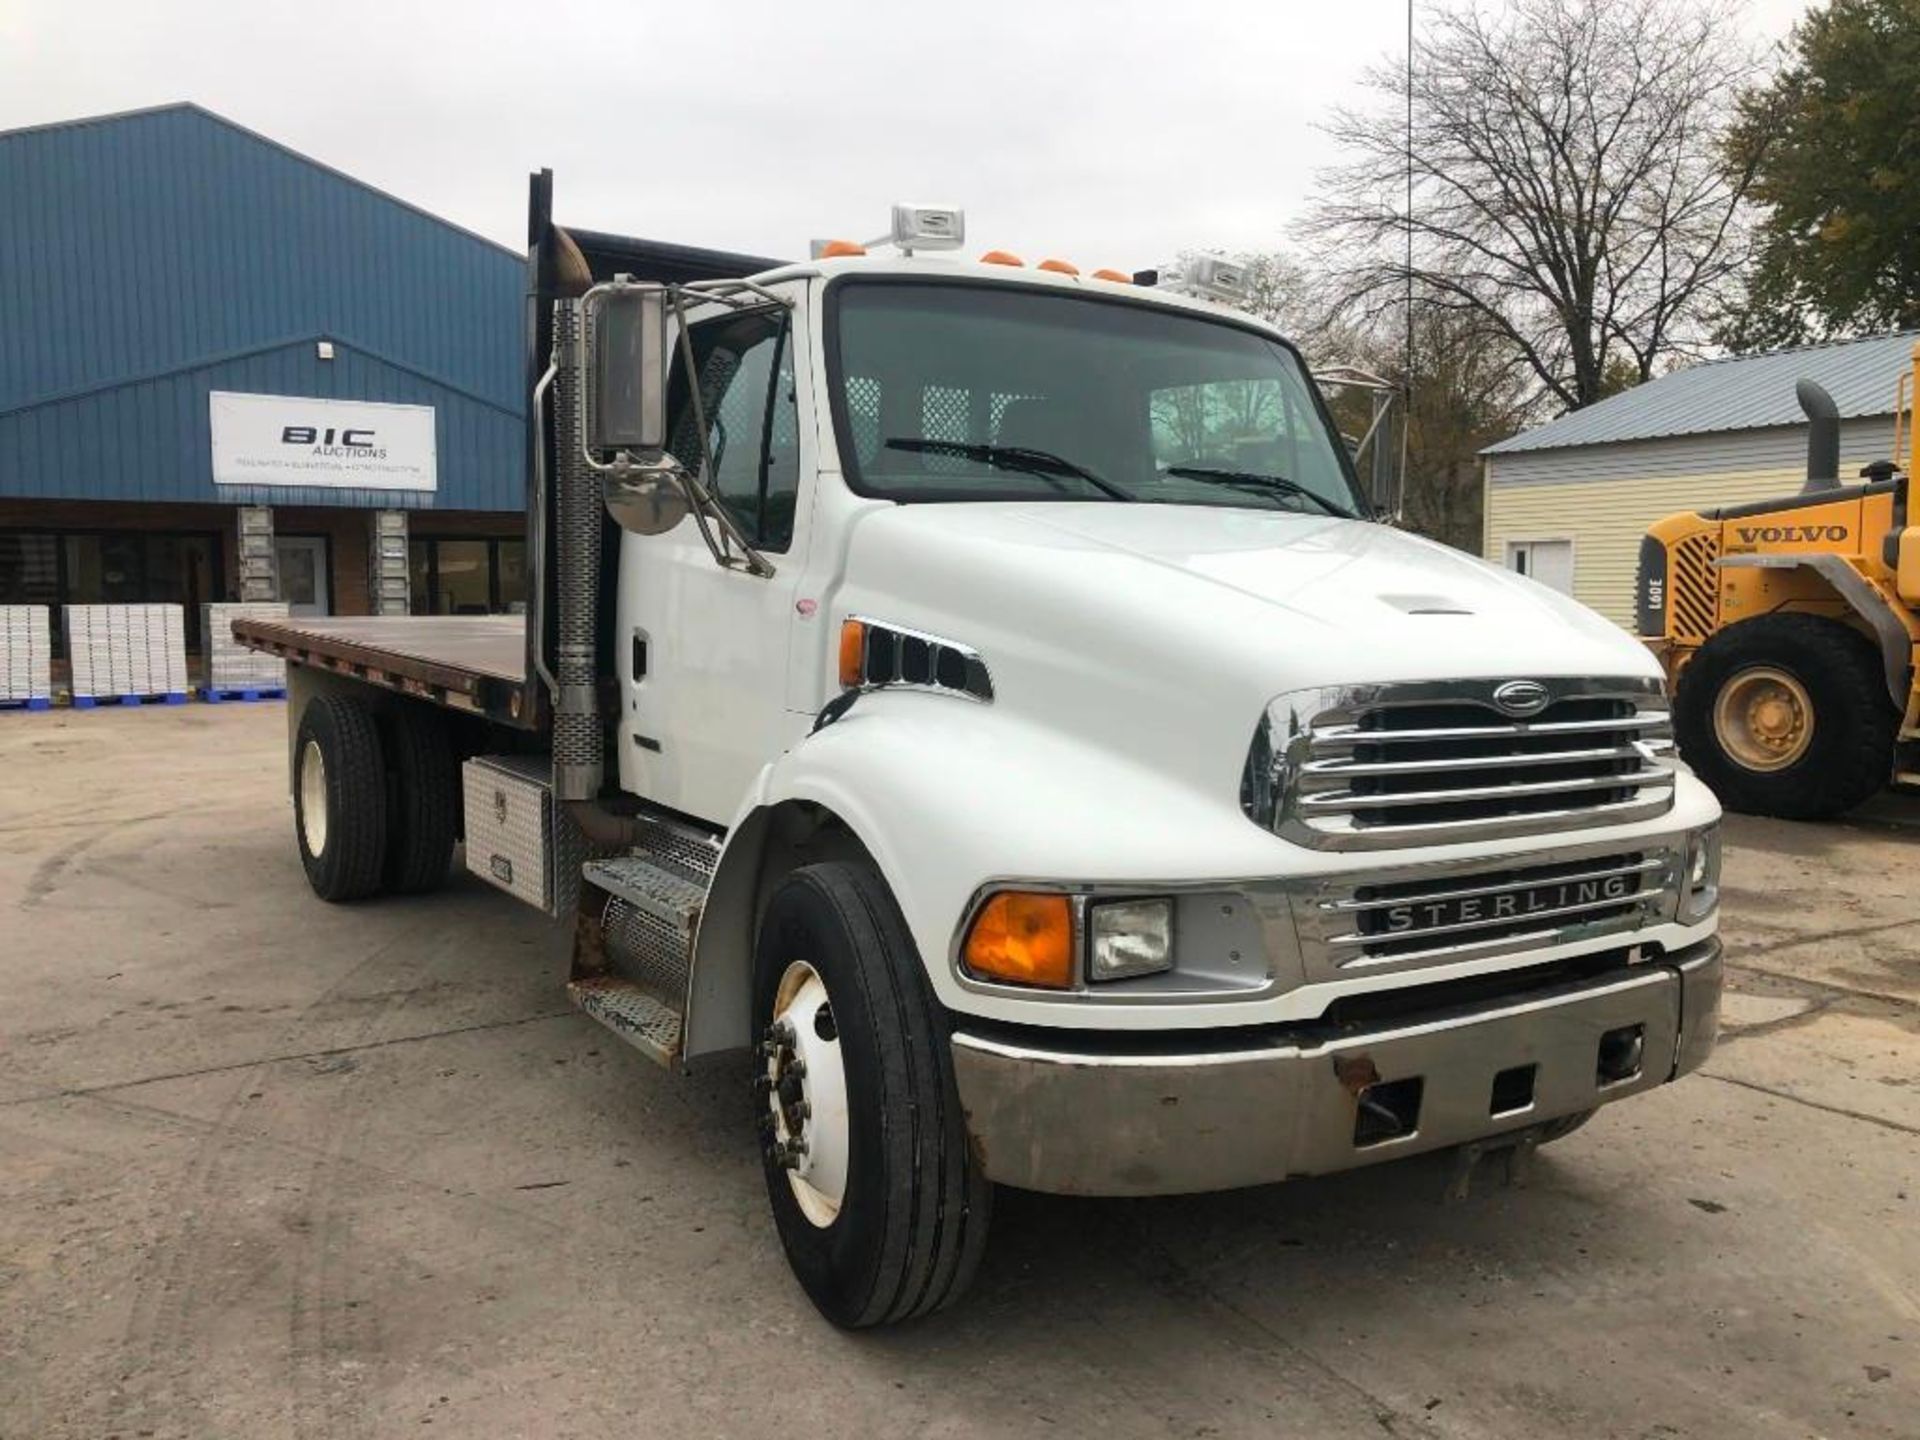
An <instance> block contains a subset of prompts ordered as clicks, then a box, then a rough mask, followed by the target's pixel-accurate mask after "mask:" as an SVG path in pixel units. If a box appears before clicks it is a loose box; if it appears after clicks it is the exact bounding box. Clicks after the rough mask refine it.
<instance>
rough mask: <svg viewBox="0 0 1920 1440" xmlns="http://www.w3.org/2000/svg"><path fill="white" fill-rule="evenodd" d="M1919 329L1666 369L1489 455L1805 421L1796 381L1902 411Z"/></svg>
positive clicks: (1871, 407) (1851, 413)
mask: <svg viewBox="0 0 1920 1440" xmlns="http://www.w3.org/2000/svg"><path fill="white" fill-rule="evenodd" d="M1916 341H1920V330H1903V331H1901V332H1899V333H1898V334H1894V335H1874V336H1869V337H1867V338H1865V339H1862V340H1842V341H1838V342H1836V343H1834V344H1831V345H1807V346H1802V347H1801V348H1799V349H1794V350H1774V351H1771V352H1769V353H1767V354H1765V355H1735V356H1728V357H1727V358H1725V359H1722V360H1708V361H1705V362H1703V363H1701V364H1699V365H1691V366H1689V367H1688V368H1686V369H1685V370H1676V371H1674V372H1673V373H1672V374H1671V375H1662V376H1661V377H1660V378H1659V379H1657V380H1649V381H1648V382H1647V383H1646V384H1644V385H1638V386H1635V387H1634V388H1633V389H1631V390H1627V391H1623V392H1622V393H1621V394H1618V395H1614V396H1612V397H1610V398H1608V399H1606V400H1602V401H1600V402H1599V403H1598V404H1597V405H1589V406H1587V408H1586V409H1584V410H1575V411H1574V412H1573V413H1572V414H1569V415H1562V416H1561V417H1560V418H1559V419H1558V420H1550V421H1548V422H1547V423H1546V424H1545V425H1539V426H1535V427H1534V428H1533V429H1531V430H1526V431H1522V432H1521V433H1520V434H1518V435H1515V436H1513V437H1511V438H1510V439H1506V440H1502V441H1501V442H1500V443H1499V444H1497V445H1489V446H1488V447H1487V448H1486V449H1485V450H1483V451H1481V452H1480V453H1481V454H1483V455H1513V454H1518V453H1520V452H1522V451H1526V450H1555V449H1564V448H1567V447H1569V446H1574V445H1611V444H1615V443H1618V442H1620V441H1624V440H1658V439H1662V438H1664V437H1667V436H1671V435H1704V434H1709V433H1715V432H1719V431H1725V430H1762V429H1767V428H1769V427H1772V426H1776V425H1801V424H1804V423H1806V416H1805V415H1804V414H1802V413H1801V410H1800V405H1799V402H1798V401H1797V400H1795V399H1794V395H1793V387H1794V382H1795V381H1797V380H1814V381H1817V382H1818V383H1820V384H1821V385H1823V386H1825V387H1826V389H1827V392H1828V393H1829V394H1830V395H1832V396H1833V401H1834V404H1836V405H1837V406H1839V408H1840V415H1841V418H1842V419H1847V420H1856V419H1860V418H1862V417H1866V416H1873V415H1891V414H1892V413H1893V395H1894V386H1895V385H1896V384H1897V383H1898V382H1899V378H1900V376H1901V374H1902V373H1903V372H1905V371H1906V370H1907V368H1908V367H1909V366H1910V365H1911V364H1912V363H1913V348H1914V344H1915V342H1916Z"/></svg>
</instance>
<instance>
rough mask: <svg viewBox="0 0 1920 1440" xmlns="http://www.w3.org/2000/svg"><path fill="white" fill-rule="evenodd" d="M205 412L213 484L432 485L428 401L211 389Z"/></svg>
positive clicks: (386, 487)
mask: <svg viewBox="0 0 1920 1440" xmlns="http://www.w3.org/2000/svg"><path fill="white" fill-rule="evenodd" d="M208 409H209V412H210V423H211V425H212V427H213V483H214V484H216V485H321V486H327V487H331V488H336V489H366V490H432V489H434V488H435V486H436V484H437V478H438V470H437V466H436V461H435V456H434V448H433V407H432V406H431V405H380V404H375V403H374V402H373V401H370V400H310V399H305V398H303V397H301V396H299V395H246V394H239V393H237V392H234V391H231V390H215V391H214V392H213V393H212V395H211V396H209V397H208Z"/></svg>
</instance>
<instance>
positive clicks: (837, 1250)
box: [750, 860, 993, 1329]
mask: <svg viewBox="0 0 1920 1440" xmlns="http://www.w3.org/2000/svg"><path fill="white" fill-rule="evenodd" d="M750 1003H751V1005H752V1007H753V1008H752V1014H753V1015H754V1017H755V1025H754V1034H755V1036H756V1037H757V1039H758V1041H759V1044H760V1050H759V1053H758V1055H757V1056H756V1057H755V1059H754V1062H753V1081H754V1088H755V1092H756V1094H755V1099H754V1111H755V1119H756V1120H757V1121H758V1123H759V1128H760V1158H761V1164H760V1170H761V1174H762V1176H763V1177H764V1179H765V1181H766V1186H767V1202H768V1204H769V1206H770V1208H771V1209H772V1211H773V1223H774V1228H775V1229H776V1230H777V1231H778V1232H779V1235H780V1248H781V1249H782V1250H783V1251H784V1252H785V1253H786V1257H787V1263H788V1264H789V1265H790V1266H792V1268H793V1273H794V1278H795V1279H797V1280H798V1281H799V1282H800V1285H801V1288H803V1289H804V1290H805V1291H806V1292H807V1298H808V1299H809V1300H811V1301H813V1303H814V1304H815V1305H816V1306H818V1307H819V1309H820V1313H821V1314H823V1315H825V1316H826V1317H827V1318H828V1319H829V1320H831V1321H833V1323H834V1324H836V1325H845V1326H847V1327H849V1328H853V1329H858V1328H860V1327H863V1326H867V1325H884V1324H889V1323H892V1322H894V1321H897V1320H908V1319H912V1318H913V1317H915V1316H918V1315H926V1314H930V1313H931V1312H933V1311H935V1310H938V1309H939V1308H940V1307H941V1306H942V1305H946V1304H948V1303H950V1302H951V1301H952V1300H953V1299H954V1298H955V1297H956V1296H958V1295H959V1294H960V1293H961V1292H962V1291H964V1290H965V1289H966V1288H967V1282H968V1281H969V1280H970V1279H971V1278H972V1276H973V1272H974V1269H975V1267H976V1266H977V1265H978V1264H979V1261H980V1252H981V1251H982V1249H983V1248H984V1247H985V1245H986V1238H987V1225H988V1217H989V1214H990V1212H991V1210H992V1208H993V1205H992V1201H993V1187H992V1186H991V1185H990V1184H989V1183H988V1181H987V1179H986V1176H985V1175H984V1174H982V1173H981V1170H980V1164H979V1159H978V1157H977V1156H975V1155H974V1153H973V1150H972V1148H971V1146H970V1145H969V1144H968V1140H967V1131H966V1117H965V1116H964V1115H963V1114H962V1112H961V1109H960V1097H959V1094H958V1093H957V1090H956V1088H955V1085H954V1078H953V1062H952V1056H951V1054H950V1052H949V1049H948V1033H949V1032H948V1028H947V1018H946V1012H945V1011H944V1010H942V1009H941V1008H940V1006H939V1003H938V1002H937V1001H936V1000H935V999H934V998H933V993H932V989H931V987H930V986H928V984H927V982H926V972H925V969H924V967H923V966H922V965H921V962H920V956H919V954H918V953H917V952H916V950H915V949H914V944H913V937H912V935H911V934H910V933H909V932H908V930H907V923H906V920H905V918H904V917H903V916H902V915H901V914H900V907H899V905H898V904H897V903H896V902H895V900H894V898H893V895H892V893H891V892H890V891H889V890H888V889H887V885H886V882H885V881H884V880H882V879H881V878H880V872H879V871H878V870H876V869H875V868H874V867H873V866H872V865H871V864H869V863H864V862H859V861H847V860H824V861H820V862H818V863H816V864H812V865H803V866H801V867H800V868H799V869H798V870H795V871H793V872H792V873H790V874H789V875H787V876H786V877H785V878H783V879H782V880H781V881H780V882H779V883H778V884H777V885H775V887H774V889H773V892H772V894H770V895H769V896H768V897H767V902H766V905H765V906H764V908H763V909H762V910H761V913H760V923H759V927H758V933H757V935H756V936H755V939H754V954H753V989H752V998H751V1001H750Z"/></svg>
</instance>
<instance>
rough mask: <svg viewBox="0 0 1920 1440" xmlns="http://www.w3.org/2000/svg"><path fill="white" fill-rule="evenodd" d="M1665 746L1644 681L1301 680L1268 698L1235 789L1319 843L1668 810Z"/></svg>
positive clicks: (1463, 835) (1451, 836)
mask: <svg viewBox="0 0 1920 1440" xmlns="http://www.w3.org/2000/svg"><path fill="white" fill-rule="evenodd" d="M1516 710H1520V711H1523V712H1524V713H1515V711H1516ZM1672 750H1673V727H1672V721H1671V718H1670V716H1669V715H1668V713H1667V703H1666V697H1665V694H1664V692H1663V690H1662V688H1661V684H1660V681H1659V680H1657V679H1652V678H1641V677H1625V678H1618V679H1584V678H1577V679H1557V680H1538V681H1536V680H1515V679H1490V680H1458V681H1424V682H1418V683H1414V684H1404V685H1368V686H1356V687H1351V688H1347V689H1321V690H1311V691H1302V692H1297V693H1294V694H1289V695H1282V696H1280V697H1279V698H1278V699H1276V700H1275V701H1273V703H1272V704H1271V705H1269V706H1268V709H1267V714H1266V715H1265V717H1264V718H1263V720H1262V722H1261V724H1260V726H1259V727H1258V729H1257V731H1256V733H1255V736H1254V740H1253V745H1252V747H1251V750H1250V752H1249V754H1248V758H1247V766H1246V772H1245V780H1244V783H1243V786H1242V794H1241V800H1242V804H1243V806H1244V808H1245V809H1246V812H1247V814H1248V815H1249V816H1250V817H1251V818H1253V819H1254V820H1255V821H1257V822H1259V823H1260V824H1262V825H1265V826H1267V827H1268V828H1270V829H1272V830H1273V831H1274V832H1275V833H1277V834H1279V835H1282V836H1284V837H1285V838H1287V839H1289V840H1292V841H1295V842H1296V843H1298V844H1301V845H1306V846H1309V847H1311V848H1313V849H1318V850H1369V849H1386V848H1391V847H1397V846H1410V845H1427V844H1444V843H1447V842H1449V841H1465V840H1480V839H1488V838H1496V837H1507V836H1519V835H1536V834H1545V833H1552V832H1556V831H1561V830H1568V829H1579V828H1584V827H1589V826H1596V825H1608V824H1615V823H1618V822H1621V821H1628V820H1640V819H1645V818H1647V817H1649V816H1655V815H1661V814H1664V813H1665V812H1666V811H1667V810H1668V809H1669V808H1671V806H1672V804H1673V785H1674V763H1673V759H1672Z"/></svg>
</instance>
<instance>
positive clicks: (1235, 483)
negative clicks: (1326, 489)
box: [1164, 465, 1358, 520]
mask: <svg viewBox="0 0 1920 1440" xmlns="http://www.w3.org/2000/svg"><path fill="white" fill-rule="evenodd" d="M1164 473H1166V474H1168V475H1178V476H1180V478H1181V479H1183V480H1211V481H1213V482H1214V484H1216V485H1226V486H1229V487H1230V488H1232V489H1235V490H1252V491H1257V492H1259V493H1260V494H1263V495H1298V496H1300V497H1301V498H1302V499H1305V500H1311V501H1312V502H1313V503H1314V504H1316V505H1318V506H1319V507H1320V508H1321V509H1322V510H1324V511H1326V512H1327V514H1329V515H1338V516H1339V517H1340V518H1341V519H1342V520H1354V519H1357V518H1358V517H1357V516H1356V515H1355V514H1354V513H1353V511H1351V510H1344V509H1342V508H1341V507H1340V506H1338V505H1336V504H1334V503H1333V501H1331V500H1329V499H1327V497H1326V496H1324V495H1322V494H1320V493H1318V492H1317V491H1314V490H1309V489H1308V488H1307V487H1306V486H1304V485H1302V484H1301V483H1300V482H1299V481H1298V480H1289V479H1287V477H1286V476H1284V475H1262V474H1261V473H1260V472H1258V471H1257V470H1216V469H1214V468H1213V467H1212V466H1210V465H1169V466H1168V467H1167V468H1166V471H1165V472H1164Z"/></svg>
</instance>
